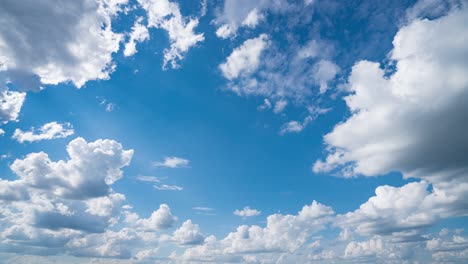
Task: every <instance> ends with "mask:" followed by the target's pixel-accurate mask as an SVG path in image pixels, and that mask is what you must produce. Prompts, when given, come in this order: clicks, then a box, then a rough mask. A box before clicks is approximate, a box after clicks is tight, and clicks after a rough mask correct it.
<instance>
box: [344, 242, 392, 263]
mask: <svg viewBox="0 0 468 264" xmlns="http://www.w3.org/2000/svg"><path fill="white" fill-rule="evenodd" d="M382 252H383V244H382V240H380V239H371V240H368V241H362V242H355V241H351V242H349V244H348V245H347V246H346V249H345V254H344V256H345V257H348V258H349V257H360V256H363V255H364V256H367V255H376V254H380V253H382Z"/></svg>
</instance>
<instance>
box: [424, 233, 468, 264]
mask: <svg viewBox="0 0 468 264" xmlns="http://www.w3.org/2000/svg"><path fill="white" fill-rule="evenodd" d="M426 249H427V250H428V251H429V252H431V253H432V260H433V261H435V262H438V263H463V262H466V260H467V259H468V238H467V237H464V236H462V235H461V234H460V233H459V232H453V231H452V230H447V231H446V233H445V234H439V235H438V236H434V237H430V238H429V240H428V241H427V242H426Z"/></svg>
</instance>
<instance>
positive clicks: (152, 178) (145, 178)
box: [136, 175, 166, 183]
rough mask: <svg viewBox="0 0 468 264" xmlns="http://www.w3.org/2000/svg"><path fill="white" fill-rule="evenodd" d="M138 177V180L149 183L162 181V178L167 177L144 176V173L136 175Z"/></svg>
mask: <svg viewBox="0 0 468 264" xmlns="http://www.w3.org/2000/svg"><path fill="white" fill-rule="evenodd" d="M136 179H137V180H138V181H142V182H148V183H160V182H161V181H162V180H164V179H166V178H159V177H155V176H143V175H139V176H137V177H136Z"/></svg>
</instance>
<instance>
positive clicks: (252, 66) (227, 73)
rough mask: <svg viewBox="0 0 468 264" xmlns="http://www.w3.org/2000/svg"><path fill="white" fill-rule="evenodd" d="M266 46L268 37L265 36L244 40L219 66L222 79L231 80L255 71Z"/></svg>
mask: <svg viewBox="0 0 468 264" xmlns="http://www.w3.org/2000/svg"><path fill="white" fill-rule="evenodd" d="M267 46H268V36H267V35H265V34H261V35H260V36H258V37H256V38H253V39H248V40H246V41H245V42H244V43H243V44H242V45H241V46H239V47H238V48H236V49H234V50H233V51H232V53H231V54H230V55H229V56H228V57H227V59H226V62H225V63H223V64H221V65H219V68H220V70H221V72H222V73H223V75H224V77H225V78H226V79H228V80H232V79H235V78H237V77H239V76H240V75H242V74H248V73H252V72H253V71H255V70H256V69H257V68H258V66H259V64H260V56H261V54H262V52H263V50H264V49H265V48H266V47H267Z"/></svg>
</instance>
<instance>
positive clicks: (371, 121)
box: [314, 9, 468, 232]
mask: <svg viewBox="0 0 468 264" xmlns="http://www.w3.org/2000/svg"><path fill="white" fill-rule="evenodd" d="M467 14H468V9H460V10H455V11H453V12H451V13H450V14H448V15H447V16H444V17H441V18H439V19H436V20H416V21H414V22H412V23H411V24H409V25H407V26H405V27H403V28H401V29H400V30H399V32H398V33H397V34H396V36H395V38H394V41H393V44H394V49H393V51H392V52H391V58H392V59H393V60H395V62H396V67H395V71H394V72H393V73H392V74H391V75H389V76H388V77H385V76H386V74H385V72H384V71H383V70H382V69H380V68H379V65H378V64H377V63H373V62H368V61H361V62H359V63H357V64H356V65H355V66H354V67H353V70H352V73H351V76H350V78H349V89H350V90H351V91H352V92H353V94H351V95H349V96H347V97H345V101H346V104H347V105H348V107H349V108H350V110H351V111H352V116H351V117H350V118H348V119H347V120H346V121H344V122H342V123H340V124H338V125H337V126H335V128H334V129H333V131H332V132H331V133H329V134H327V135H326V136H325V142H326V143H327V145H328V146H327V150H328V151H329V155H328V157H327V158H326V160H325V161H317V162H316V163H315V164H314V171H316V172H323V171H325V172H330V171H334V170H335V169H339V172H337V173H339V174H341V175H343V176H354V175H357V174H360V175H365V176H374V175H380V174H386V173H388V172H391V171H400V172H402V173H403V175H404V177H416V178H421V179H423V180H425V181H426V182H427V183H429V184H431V185H432V191H431V192H430V193H424V192H425V191H424V192H422V191H421V192H416V193H413V194H412V196H411V197H416V196H415V195H418V194H422V196H421V197H419V198H418V202H419V203H420V202H421V201H420V199H424V201H425V203H427V208H426V211H424V209H423V210H422V211H421V210H417V212H418V211H419V212H421V214H410V215H408V216H407V218H403V219H406V220H405V221H407V222H406V224H409V225H413V224H417V223H420V224H421V225H423V224H425V223H430V222H432V221H433V219H431V218H433V217H442V218H445V217H451V216H463V215H467V214H468V211H467V208H468V207H467V203H466V200H467V193H468V192H467V191H468V182H467V181H466V175H468V166H467V164H468V160H467V156H466V155H465V154H464V153H465V150H466V149H468V138H467V137H466V136H465V133H464V132H463V131H465V130H467V129H468V126H467V122H466V117H465V115H464V114H463V113H465V112H467V111H468V108H467V106H468V105H467V104H466V103H465V102H466V101H467V100H468V77H467V75H466V74H464V73H465V72H467V71H468V63H467V60H466V59H465V58H467V57H468V47H467V46H466V45H465V43H466V41H467V40H468V31H467V29H466V27H465V26H464V25H465V24H466V23H467V22H468V15H467ZM442 35H443V36H444V37H443V38H441V37H440V36H442ZM427 183H425V182H421V183H419V185H420V186H421V188H418V189H421V190H422V189H424V190H425V189H426V188H427V186H425V185H427ZM407 186H412V187H415V186H416V185H409V184H408V185H407ZM412 187H411V188H412ZM406 188H410V187H406ZM404 189H405V187H403V188H402V190H404ZM380 190H381V191H383V190H384V189H380ZM391 193H393V192H390V193H385V194H382V196H383V195H389V194H391ZM377 196H380V195H379V194H377ZM409 204H411V203H409ZM429 212H430V214H429ZM391 219H392V218H391ZM398 222H399V221H396V223H398ZM372 226H373V225H372ZM372 226H371V227H372ZM379 229H380V230H381V231H382V232H383V231H385V229H384V228H379Z"/></svg>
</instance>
